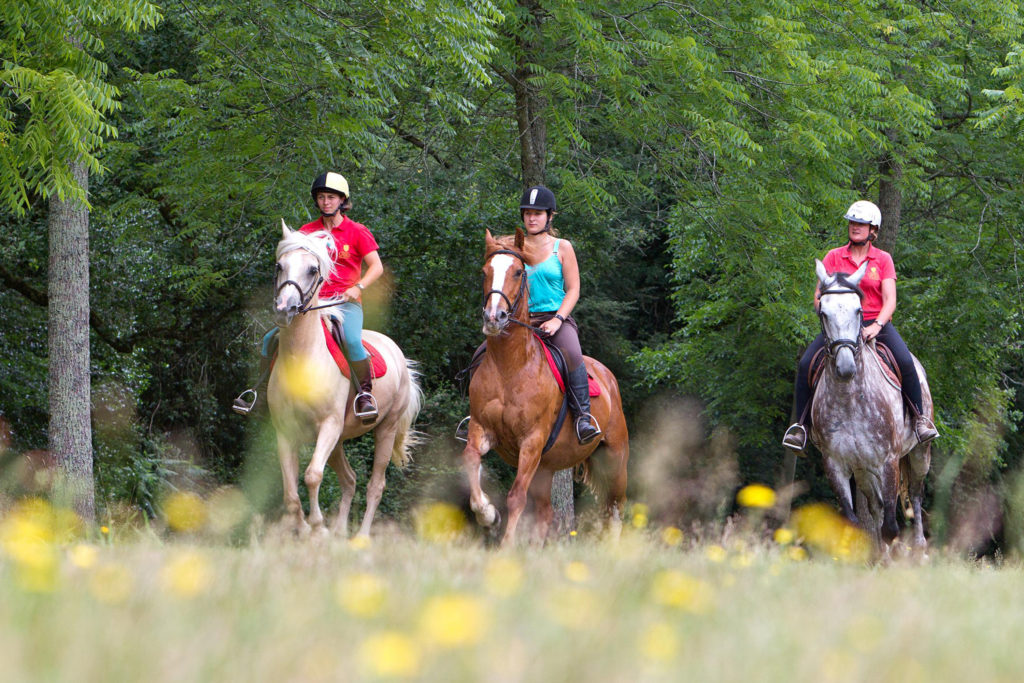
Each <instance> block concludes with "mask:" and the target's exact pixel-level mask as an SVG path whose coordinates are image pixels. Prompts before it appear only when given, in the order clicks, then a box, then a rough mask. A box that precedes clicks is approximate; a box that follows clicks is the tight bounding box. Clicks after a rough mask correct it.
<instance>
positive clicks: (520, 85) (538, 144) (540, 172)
mask: <svg viewBox="0 0 1024 683" xmlns="http://www.w3.org/2000/svg"><path fill="white" fill-rule="evenodd" d="M519 4H520V6H521V7H523V8H525V9H527V10H529V12H530V22H531V24H532V26H531V28H532V29H533V30H532V31H531V32H530V35H531V37H530V38H524V37H523V34H522V33H521V34H520V35H519V36H517V38H516V47H518V50H517V53H518V56H517V57H516V71H515V74H514V77H513V78H512V79H511V83H512V88H513V90H514V91H515V95H516V123H518V124H519V157H520V164H521V165H522V169H523V188H524V189H525V188H527V187H532V186H533V185H542V184H543V183H544V173H545V171H546V167H547V153H548V150H547V127H546V126H545V125H544V114H543V112H544V107H545V106H546V104H547V103H546V102H545V101H544V98H543V97H541V95H540V92H539V91H538V89H537V86H536V85H534V84H533V83H531V82H530V76H531V72H530V70H529V69H528V68H527V65H528V64H529V63H530V62H531V61H533V60H532V59H531V58H532V57H533V56H534V55H536V54H537V53H538V52H539V51H540V48H539V46H538V45H537V41H538V40H539V37H540V24H541V21H542V18H541V17H540V6H539V5H538V4H537V3H536V2H529V1H524V0H520V3H519Z"/></svg>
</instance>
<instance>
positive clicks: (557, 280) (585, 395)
mask: <svg viewBox="0 0 1024 683" xmlns="http://www.w3.org/2000/svg"><path fill="white" fill-rule="evenodd" d="M519 211H520V216H521V217H522V221H523V231H524V232H525V233H526V241H525V244H524V247H523V255H524V256H525V257H526V262H527V263H528V264H532V265H528V266H527V267H526V273H527V278H528V280H529V283H530V323H531V324H532V325H534V326H535V327H538V328H540V330H541V333H542V334H543V335H546V336H547V337H548V338H549V339H550V340H551V342H552V343H553V344H554V345H555V346H557V347H558V349H559V350H560V351H561V352H562V355H563V356H565V362H566V364H567V365H568V370H569V390H570V392H571V393H572V397H573V399H574V400H573V401H570V405H571V406H572V408H573V414H574V415H575V416H576V436H577V437H578V438H579V441H580V443H589V442H590V441H593V440H594V439H596V438H597V437H598V436H600V435H601V429H600V427H598V425H597V422H596V421H595V420H594V418H593V417H592V416H591V415H590V391H589V388H588V386H587V369H586V367H585V366H584V365H583V351H582V350H581V349H580V337H579V330H578V328H577V326H576V320H575V319H574V318H573V317H572V309H573V308H575V307H576V302H577V301H579V299H580V268H579V264H578V263H577V261H576V252H575V250H574V249H573V247H572V242H570V241H569V240H566V239H560V238H558V237H556V236H555V234H554V232H553V230H552V228H551V218H552V216H553V215H554V213H555V195H554V194H553V193H552V192H551V190H549V189H548V188H546V187H544V186H542V185H537V186H535V187H531V188H529V189H528V190H526V192H524V193H523V197H522V199H521V200H520V202H519Z"/></svg>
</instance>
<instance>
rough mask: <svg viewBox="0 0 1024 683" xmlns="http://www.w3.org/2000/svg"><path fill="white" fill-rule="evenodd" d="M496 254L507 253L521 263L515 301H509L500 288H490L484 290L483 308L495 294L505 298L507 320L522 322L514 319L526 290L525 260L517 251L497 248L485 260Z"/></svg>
mask: <svg viewBox="0 0 1024 683" xmlns="http://www.w3.org/2000/svg"><path fill="white" fill-rule="evenodd" d="M498 254H508V255H509V256H515V257H516V258H517V259H519V262H520V263H521V264H522V265H523V271H522V272H521V273H519V291H518V292H517V293H516V300H515V301H511V300H510V299H509V298H508V296H506V294H505V292H503V291H502V290H500V289H491V290H489V291H487V292H485V293H484V301H483V305H484V309H485V310H486V308H487V300H488V299H489V298H491V295H492V294H497V295H498V296H500V297H501V298H502V299H504V300H505V304H506V305H507V306H508V316H509V320H511V321H513V322H515V323H517V324H522V323H520V322H519V321H518V320H516V315H517V314H518V313H519V306H520V304H522V301H523V294H524V293H525V292H526V260H525V259H524V258H523V257H522V255H521V254H519V253H518V252H515V251H512V250H511V249H498V250H496V251H492V252H491V253H490V254H489V255H488V256H487V261H490V260H491V259H492V258H493V257H495V256H497V255H498ZM527 327H529V325H527Z"/></svg>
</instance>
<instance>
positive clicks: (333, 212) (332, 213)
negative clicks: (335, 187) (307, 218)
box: [320, 206, 341, 218]
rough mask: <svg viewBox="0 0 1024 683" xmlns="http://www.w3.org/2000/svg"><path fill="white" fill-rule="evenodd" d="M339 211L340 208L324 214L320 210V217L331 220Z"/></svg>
mask: <svg viewBox="0 0 1024 683" xmlns="http://www.w3.org/2000/svg"><path fill="white" fill-rule="evenodd" d="M339 211H341V207H340V206H339V207H338V208H337V209H335V210H334V211H332V212H330V213H326V212H324V211H323V210H321V211H320V215H321V216H323V217H324V218H331V217H332V216H337V215H338V212H339Z"/></svg>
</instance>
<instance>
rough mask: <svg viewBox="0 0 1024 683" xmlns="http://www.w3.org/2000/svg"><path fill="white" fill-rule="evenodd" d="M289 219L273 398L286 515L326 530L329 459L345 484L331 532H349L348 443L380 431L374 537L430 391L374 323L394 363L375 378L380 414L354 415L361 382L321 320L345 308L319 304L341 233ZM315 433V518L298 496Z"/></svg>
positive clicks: (373, 482) (372, 493)
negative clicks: (367, 419) (303, 453)
mask: <svg viewBox="0 0 1024 683" xmlns="http://www.w3.org/2000/svg"><path fill="white" fill-rule="evenodd" d="M281 227H282V231H283V238H282V240H281V242H280V243H279V244H278V245H277V274H276V282H275V288H276V291H275V295H274V315H275V321H276V322H277V324H278V326H279V327H280V343H279V346H278V352H277V361H276V363H275V364H274V369H273V371H272V372H271V375H270V384H269V386H268V389H267V400H268V403H269V405H270V415H271V420H272V421H273V423H274V428H275V429H276V430H277V452H278V457H279V458H280V461H281V475H282V477H283V478H284V503H285V507H286V509H287V515H288V516H289V517H290V518H291V519H292V520H293V521H294V525H295V529H296V530H297V531H299V532H301V533H308V532H310V531H312V532H314V533H316V534H318V535H326V534H327V530H326V527H325V524H324V515H323V513H322V512H321V510H320V503H319V493H320V483H321V482H322V481H323V477H324V466H325V465H327V464H329V465H330V466H331V468H332V469H333V470H334V471H335V472H336V473H337V475H338V482H339V484H340V486H341V502H340V505H339V509H338V517H337V520H336V521H335V522H334V525H333V526H332V527H331V531H332V532H334V533H335V534H338V535H340V536H342V537H345V536H347V535H348V517H349V510H350V509H351V506H352V497H353V495H354V494H355V488H356V478H355V472H353V471H352V467H351V466H350V465H349V463H348V460H347V459H346V458H345V451H344V448H343V445H342V443H343V442H344V441H345V440H346V439H352V438H355V437H357V436H360V435H362V434H365V433H366V432H368V431H370V430H373V432H374V442H375V444H374V456H373V473H372V475H371V476H370V481H369V483H368V484H367V488H366V513H365V515H364V516H363V523H362V525H361V526H360V527H359V532H358V533H359V535H360V536H369V534H370V525H371V523H372V522H373V516H374V513H375V512H376V510H377V505H378V504H379V503H380V498H381V494H382V493H383V492H384V473H385V470H386V469H387V466H388V462H392V463H394V464H395V465H397V466H398V467H403V466H404V465H405V464H406V463H408V462H409V459H410V456H409V449H410V447H411V446H413V445H415V443H416V436H415V432H414V431H413V430H412V424H413V421H414V420H415V419H416V416H417V414H419V411H420V406H421V404H422V397H423V393H422V391H421V389H420V387H419V384H418V382H417V373H416V372H414V371H413V369H412V368H413V365H414V363H413V362H411V361H409V360H407V359H406V358H405V356H404V355H403V354H402V351H401V349H399V348H398V345H397V344H395V342H393V341H392V340H391V339H389V338H388V337H386V336H384V335H383V334H380V333H379V332H373V331H370V330H365V331H364V332H363V339H364V340H366V341H367V342H369V343H370V344H371V345H372V346H373V347H374V348H376V349H377V350H378V351H380V352H381V354H382V355H383V357H384V359H385V361H386V362H387V372H386V373H385V374H384V375H383V376H382V377H378V378H375V379H374V381H373V395H374V398H375V399H376V400H377V407H378V410H379V413H380V415H379V417H378V418H377V421H376V422H373V423H371V424H363V423H362V421H361V420H359V419H358V418H356V417H355V415H353V414H352V410H351V407H352V399H353V397H354V395H355V392H354V387H353V383H352V382H350V381H349V379H348V378H347V377H345V376H344V375H343V374H342V373H341V371H340V370H339V369H338V366H337V364H336V363H335V361H334V358H333V357H332V356H331V354H330V351H328V349H327V342H326V341H325V339H324V331H323V327H322V324H321V316H323V317H327V316H338V315H339V310H338V308H337V307H326V308H322V309H320V310H315V309H314V307H316V306H318V305H320V301H319V296H318V294H319V291H320V286H321V285H322V284H323V282H324V280H326V279H327V278H328V277H329V276H330V273H331V269H332V268H333V258H332V256H333V249H334V248H335V247H334V240H333V239H332V238H331V237H330V235H329V234H328V233H326V232H319V233H313V234H311V235H306V234H303V233H301V232H298V231H292V230H289V229H288V226H287V225H285V223H284V221H283V220H282V221H281ZM321 311H323V313H322V312H321ZM328 325H330V321H328ZM314 440H315V442H316V446H315V448H314V450H313V456H312V459H311V460H310V463H309V466H308V467H307V468H306V472H305V476H304V479H305V482H306V487H307V489H308V490H309V519H308V521H307V520H306V519H305V517H304V515H303V512H302V505H301V504H300V502H299V490H298V481H297V480H298V473H299V448H300V447H301V446H302V445H303V444H306V443H309V442H310V441H314Z"/></svg>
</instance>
